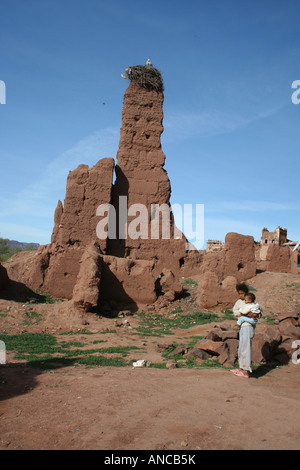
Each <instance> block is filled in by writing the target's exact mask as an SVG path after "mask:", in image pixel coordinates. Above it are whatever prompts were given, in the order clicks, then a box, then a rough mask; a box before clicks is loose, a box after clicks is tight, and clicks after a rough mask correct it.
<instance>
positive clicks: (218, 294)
mask: <svg viewBox="0 0 300 470" xmlns="http://www.w3.org/2000/svg"><path fill="white" fill-rule="evenodd" d="M199 273H200V274H202V276H201V279H200V281H199V285H198V299H197V303H198V305H199V306H200V307H203V308H214V307H218V306H220V307H221V308H232V305H233V304H234V302H235V300H236V290H235V286H236V284H237V283H240V282H243V281H246V280H247V279H250V278H252V277H254V276H255V275H256V260H255V242H254V238H253V237H251V236H248V235H240V234H238V233H233V232H230V233H228V234H227V235H226V237H225V245H224V247H223V249H222V250H221V251H218V252H209V253H206V255H205V256H204V257H203V261H202V264H201V266H199Z"/></svg>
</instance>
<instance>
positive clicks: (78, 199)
mask: <svg viewBox="0 0 300 470" xmlns="http://www.w3.org/2000/svg"><path fill="white" fill-rule="evenodd" d="M163 99H164V97H163V91H162V89H159V90H156V89H151V88H145V87H143V86H140V85H139V83H138V82H137V81H135V80H132V81H131V82H130V84H129V86H128V88H127V90H126V92H125V94H124V102H123V111H122V128H121V132H120V142H119V149H118V153H117V165H116V168H115V171H116V181H115V183H114V184H113V175H114V166H115V164H114V160H113V159H112V158H106V159H102V160H100V161H99V162H98V163H97V164H96V165H95V166H94V167H92V168H89V167H88V166H87V165H79V167H78V168H76V169H75V170H73V171H70V172H69V175H68V179H67V188H66V196H65V200H64V203H62V202H61V201H59V202H58V205H57V208H56V210H55V215H54V228H53V233H52V237H51V243H50V244H49V245H45V246H42V247H40V249H39V250H38V251H37V253H36V259H35V262H33V263H32V266H31V268H30V270H29V272H28V276H27V281H28V283H29V284H30V286H31V287H34V288H41V289H42V290H44V291H46V292H49V293H50V294H51V295H52V296H53V297H56V298H65V299H72V298H73V300H74V303H75V304H76V306H78V307H81V308H84V309H90V308H93V307H95V306H96V305H97V302H98V301H99V296H100V299H103V300H111V301H113V302H116V303H122V302H123V303H126V304H131V305H138V304H145V303H153V302H155V300H156V299H157V296H158V295H159V294H161V293H163V294H168V296H169V298H172V297H174V296H175V295H177V294H178V291H179V290H180V289H178V286H177V287H176V289H171V286H169V290H167V289H166V286H168V285H169V284H168V282H166V279H171V277H172V275H173V276H178V275H179V272H180V269H182V268H183V266H184V261H185V259H187V260H189V263H190V265H195V255H194V256H190V257H189V256H187V252H186V243H187V240H186V238H185V237H184V236H183V235H182V234H180V233H179V231H177V232H176V236H174V230H175V224H174V217H173V214H172V211H171V210H170V194H171V185H170V181H169V178H168V175H167V172H166V170H165V169H164V163H165V155H164V153H163V151H162V149H161V142H160V137H161V133H162V132H163V125H162V120H163V111H162V105H163ZM120 196H123V197H124V196H125V197H126V202H127V204H126V207H125V209H126V213H127V211H128V210H129V209H130V208H132V205H134V204H143V207H144V208H145V210H146V211H147V218H146V221H147V227H146V229H147V230H146V232H147V235H148V237H147V238H137V239H133V238H132V237H131V236H130V234H128V233H127V234H126V238H125V239H124V238H121V237H120V231H121V230H122V229H124V227H121V226H120V224H119V220H120V219H122V215H121V217H120V212H121V209H120V207H119V197H120ZM102 204H111V205H112V206H113V207H114V208H115V210H116V221H117V225H116V229H117V234H116V235H117V238H116V239H111V238H106V239H101V238H98V235H97V231H96V228H97V224H98V223H99V221H100V220H102V219H101V217H100V216H98V215H97V208H98V207H99V206H100V205H102ZM155 204H156V205H158V206H159V207H162V206H163V205H166V206H167V207H168V208H169V213H168V215H169V224H170V235H169V238H168V239H164V238H163V234H162V230H161V224H160V230H159V234H158V239H153V238H151V236H152V232H151V220H150V218H151V216H152V217H153V207H154V206H153V205H155ZM158 206H156V208H157V210H158V209H159V207H158ZM106 215H107V214H106ZM126 215H127V221H126V227H127V229H128V228H129V227H130V224H131V222H132V221H133V220H134V219H135V218H136V217H137V216H138V215H139V214H138V213H134V214H132V215H128V214H126ZM123 216H124V214H123ZM178 235H179V236H178ZM189 263H188V262H187V263H186V265H185V266H188V264H189ZM89 264H90V265H91V269H90V270H89ZM168 270H169V271H170V272H171V274H170V273H169V271H168ZM164 276H165V279H164ZM170 276H171V277H170ZM158 279H159V280H160V279H161V280H162V284H164V291H162V290H160V288H159V286H158V285H157V282H159V281H157V280H158Z"/></svg>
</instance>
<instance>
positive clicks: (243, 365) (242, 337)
mask: <svg viewBox="0 0 300 470" xmlns="http://www.w3.org/2000/svg"><path fill="white" fill-rule="evenodd" d="M254 333H255V328H254V327H253V326H251V325H244V326H242V327H241V328H240V333H239V349H238V360H239V367H240V369H244V370H248V371H249V372H252V369H251V351H252V340H253V337H254Z"/></svg>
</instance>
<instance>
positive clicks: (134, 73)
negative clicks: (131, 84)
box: [121, 59, 164, 92]
mask: <svg viewBox="0 0 300 470" xmlns="http://www.w3.org/2000/svg"><path fill="white" fill-rule="evenodd" d="M121 77H122V78H128V79H129V80H130V81H136V82H137V83H138V84H139V85H140V86H141V87H143V88H147V89H148V90H156V91H161V92H162V91H163V89H164V86H163V80H162V76H161V73H160V71H159V70H157V69H156V68H155V67H153V65H152V64H151V62H150V59H148V60H147V62H146V65H133V66H131V67H127V68H126V70H125V73H122V74H121Z"/></svg>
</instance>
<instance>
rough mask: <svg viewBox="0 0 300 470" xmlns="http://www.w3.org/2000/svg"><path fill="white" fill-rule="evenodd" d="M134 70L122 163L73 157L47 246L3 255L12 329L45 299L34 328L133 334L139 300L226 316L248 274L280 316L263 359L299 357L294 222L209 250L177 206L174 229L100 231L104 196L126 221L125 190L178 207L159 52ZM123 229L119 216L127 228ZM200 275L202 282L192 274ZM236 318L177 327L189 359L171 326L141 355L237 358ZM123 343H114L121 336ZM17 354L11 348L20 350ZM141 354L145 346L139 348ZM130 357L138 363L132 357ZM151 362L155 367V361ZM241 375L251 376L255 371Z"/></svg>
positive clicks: (175, 363)
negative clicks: (182, 223) (191, 234)
mask: <svg viewBox="0 0 300 470" xmlns="http://www.w3.org/2000/svg"><path fill="white" fill-rule="evenodd" d="M126 78H127V79H128V80H129V84H128V87H127V89H126V91H125V93H124V99H123V110H122V127H121V130H120V141H119V148H118V152H117V156H116V163H115V160H114V158H103V159H101V160H99V161H98V162H97V163H96V164H95V165H94V166H93V167H92V168H90V167H89V166H87V165H84V164H81V165H79V166H78V167H77V168H76V169H72V170H71V171H70V172H69V175H68V178H67V183H66V194H65V199H64V202H62V201H58V204H57V207H56V209H55V213H54V227H53V232H52V236H51V242H50V243H49V244H48V245H43V246H40V247H39V249H38V250H36V251H23V252H20V253H16V254H15V255H13V256H12V257H11V258H10V259H9V260H8V261H7V262H6V263H2V264H0V291H1V292H0V302H2V303H1V308H2V312H3V311H5V312H6V313H7V312H11V317H10V314H7V315H6V316H5V318H3V319H2V323H1V329H2V331H3V330H6V331H10V332H15V333H18V332H22V331H24V330H25V331H28V330H26V328H25V327H23V328H22V326H20V325H18V324H17V315H18V313H19V314H20V315H21V314H23V315H24V312H25V311H26V309H27V313H28V309H29V311H30V309H31V310H32V309H33V308H34V310H35V311H36V312H39V311H40V312H42V313H43V314H44V313H45V312H47V313H46V314H45V315H46V316H45V318H44V320H43V321H44V323H43V321H42V322H41V323H40V324H39V325H38V326H36V327H35V328H32V331H33V332H37V331H44V332H52V331H54V330H55V331H68V330H70V331H71V330H72V329H74V327H75V328H76V327H77V328H78V329H88V328H89V327H90V328H91V329H92V331H101V328H104V329H105V328H106V329H107V331H109V330H110V329H111V328H115V327H116V328H117V329H118V331H119V332H121V331H124V332H125V330H126V334H130V330H129V329H128V328H129V327H128V325H130V324H131V327H132V325H134V318H135V313H136V312H145V314H146V315H147V314H149V315H150V314H151V315H153V314H155V315H157V316H166V317H168V318H170V316H172V315H173V317H174V318H176V313H174V312H175V309H177V311H181V312H182V315H183V316H184V314H185V313H186V312H189V313H190V312H206V313H208V314H209V313H211V312H212V313H214V314H215V315H217V316H220V317H222V315H223V312H224V311H227V310H228V309H229V310H231V309H232V307H233V305H234V303H235V302H236V300H237V298H238V297H237V291H236V286H237V284H239V283H246V284H248V285H251V286H252V288H253V290H254V291H256V292H255V293H256V294H257V299H258V301H259V303H260V304H261V305H262V308H263V312H264V315H265V318H268V320H270V321H269V322H267V321H266V320H265V319H264V317H263V319H262V320H261V321H259V324H258V327H257V331H256V334H255V337H254V339H253V344H252V362H253V364H256V365H261V364H268V363H270V361H271V362H272V361H273V362H272V364H274V363H275V364H276V365H280V366H282V365H287V366H289V365H292V366H293V367H294V369H293V370H295V369H297V367H300V366H299V365H298V366H297V365H296V362H297V361H298V357H296V361H295V360H294V361H293V363H292V360H293V358H295V341H299V340H300V303H299V302H300V298H299V295H298V297H297V295H296V294H298V293H299V277H298V276H299V274H300V248H299V244H298V243H297V242H298V241H297V240H296V241H291V240H289V239H288V232H287V228H282V227H280V226H278V227H277V228H275V230H274V231H269V230H268V229H267V228H262V234H261V239H260V240H259V241H255V240H254V238H253V236H251V235H241V234H238V233H233V232H229V233H227V235H226V237H225V243H222V242H221V241H218V240H208V242H207V248H206V250H196V249H193V250H189V249H187V246H188V242H187V239H186V238H185V236H184V234H182V236H181V237H175V236H173V235H174V231H175V230H177V228H176V227H175V222H174V217H173V214H172V211H171V210H170V237H169V238H168V239H166V238H163V237H162V236H161V234H160V237H159V238H157V239H154V238H150V237H149V238H147V239H143V238H135V239H134V238H130V237H126V238H121V237H116V238H111V239H110V238H108V237H107V238H105V239H99V237H98V236H97V224H98V223H99V221H100V220H101V216H99V215H97V208H98V207H99V206H100V205H104V204H106V205H110V206H113V207H114V208H115V213H116V215H117V217H116V219H117V221H119V220H120V217H119V216H120V210H121V208H120V207H119V201H120V200H121V199H120V197H122V196H123V197H126V201H127V206H128V207H130V206H132V205H133V204H143V205H144V206H145V207H146V208H147V209H148V210H149V213H151V207H153V205H154V204H156V205H160V206H161V205H164V204H166V205H168V206H169V207H170V195H171V184H170V180H169V178H168V174H167V171H166V170H165V168H164V165H165V160H166V156H165V155H164V153H163V150H162V147H161V134H162V132H163V109H162V107H163V99H164V89H163V84H162V81H161V75H160V73H159V71H157V70H156V69H155V68H154V67H153V66H152V65H151V64H150V65H149V64H148V65H145V66H133V67H130V68H128V69H126ZM129 219H130V217H129ZM148 223H149V224H150V221H148ZM269 228H270V229H274V227H269ZM121 229H122V227H120V226H118V223H117V231H119V233H120V230H121ZM190 279H192V280H194V284H192V283H191V284H189V283H188V282H186V280H190ZM278 279H279V281H278ZM278 282H279V283H278ZM282 283H285V284H286V285H288V284H290V285H291V286H292V285H294V286H296V287H298V290H295V289H294V291H293V292H296V293H295V295H294V297H293V299H292V300H290V301H288V300H287V296H286V295H285V294H283V295H282V303H280V302H279V303H278V302H277V303H274V291H276V292H279V291H280V288H281V285H282ZM22 289H23V290H24V289H25V291H26V292H28V298H29V299H30V298H31V297H32V293H34V292H43V293H47V294H48V295H50V296H51V298H53V299H57V300H59V302H57V303H54V304H48V305H37V304H34V303H33V304H32V303H30V302H33V301H32V300H31V301H30V300H27V301H26V299H24V297H20V299H18V295H19V293H20V292H21V291H22ZM20 295H21V294H20ZM18 300H21V303H17V301H18ZM9 301H12V302H14V301H15V302H14V303H13V304H9ZM272 301H273V303H272ZM178 307H179V308H178ZM6 308H7V309H10V310H7V311H6V310H5V309H6ZM22 308H23V311H21V310H22ZM38 308H40V310H38ZM180 309H181V310H180ZM186 309H187V310H186ZM13 312H15V313H14V315H13ZM25 313H26V312H25ZM109 322H110V323H109ZM7 325H10V327H11V329H10V330H9V329H7ZM235 326H236V321H234V319H233V318H231V319H229V320H225V322H223V323H220V322H215V323H209V324H206V325H202V326H201V328H202V330H201V331H200V330H199V328H200V327H199V326H197V325H193V324H191V325H190V334H191V336H197V335H198V336H201V339H199V340H198V342H197V343H196V344H194V345H193V346H189V344H188V335H187V333H185V334H184V335H183V334H182V336H181V337H180V338H179V339H178V338H177V344H178V343H179V345H180V346H179V349H178V348H177V351H176V353H177V354H181V359H180V360H178V359H176V360H174V359H173V360H171V359H170V357H169V358H168V359H165V358H164V357H163V356H162V353H163V352H164V351H165V350H166V349H167V348H168V347H169V346H170V344H169V343H170V339H166V337H164V338H162V339H161V338H158V339H156V343H155V351H154V350H153V351H152V353H153V355H152V356H151V352H150V351H149V352H148V353H149V354H148V356H147V354H142V357H141V358H145V359H147V360H149V361H151V362H155V361H156V360H157V357H158V355H160V358H161V361H162V362H163V363H164V365H165V367H166V368H167V369H173V368H174V369H175V370H174V371H172V373H175V372H176V371H177V370H179V369H178V367H181V366H182V364H184V361H186V360H188V359H189V358H191V357H194V358H196V360H197V364H200V365H201V364H202V363H203V361H205V360H207V359H208V358H210V359H212V360H213V361H215V362H218V363H219V364H220V365H221V366H222V367H224V368H230V367H232V366H233V364H234V363H236V361H237V351H238V343H239V340H238V329H237V328H236V327H235ZM197 328H198V330H197ZM120 334H121V333H120ZM122 334H123V333H122ZM124 334H125V333H124ZM171 341H173V340H172V338H171ZM182 343H184V345H182ZM111 344H112V345H114V343H113V340H112V342H111ZM153 347H154V346H153ZM9 354H10V353H9V351H8V358H10V357H11V356H9ZM134 358H135V359H139V358H140V357H138V353H135V356H134ZM8 362H9V361H8ZM12 363H13V359H12ZM145 363H146V362H145V361H144V363H143V365H144V366H145ZM129 365H130V368H132V362H131V364H129V363H128V366H129ZM147 370H148V371H149V372H150V368H149V369H147ZM293 370H292V372H293ZM144 371H145V372H146V368H144ZM166 373H167V372H166ZM170 373H171V371H170ZM228 375H229V376H230V374H229V372H228ZM230 379H231V380H232V379H235V377H230ZM236 380H237V381H238V382H239V383H241V382H245V383H246V385H247V381H243V380H238V379H236ZM249 382H251V380H250V381H249ZM246 385H245V386H246ZM243 386H244V383H243ZM231 400H232V399H231ZM228 401H230V400H229V399H228ZM49 445H50V444H49ZM66 445H67V444H66ZM103 445H104V444H103ZM107 445H113V444H112V443H110V444H109V443H107ZM114 445H122V444H120V442H119V443H118V444H114ZM141 445H143V444H141ZM149 445H150V444H149ZM174 445H175V444H174ZM186 445H188V444H186ZM128 446H129V447H127V448H130V444H129V445H128ZM123 448H125V447H123Z"/></svg>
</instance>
